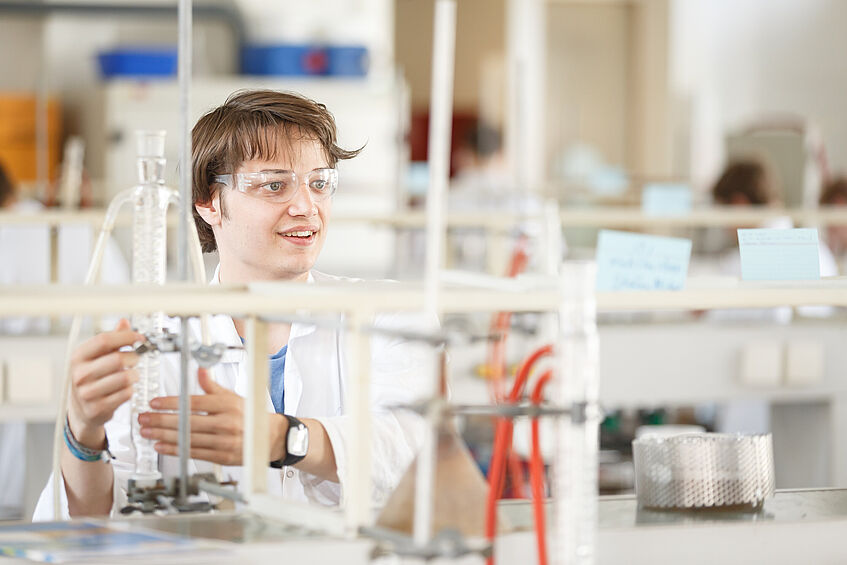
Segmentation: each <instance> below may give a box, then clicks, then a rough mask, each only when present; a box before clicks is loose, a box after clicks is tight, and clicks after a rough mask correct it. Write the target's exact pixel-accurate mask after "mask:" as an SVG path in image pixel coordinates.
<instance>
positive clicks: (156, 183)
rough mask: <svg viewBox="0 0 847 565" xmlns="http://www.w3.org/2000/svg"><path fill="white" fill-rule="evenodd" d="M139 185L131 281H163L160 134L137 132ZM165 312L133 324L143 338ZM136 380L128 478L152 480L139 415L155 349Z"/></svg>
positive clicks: (165, 194) (150, 389) (152, 393)
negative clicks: (132, 458)
mask: <svg viewBox="0 0 847 565" xmlns="http://www.w3.org/2000/svg"><path fill="white" fill-rule="evenodd" d="M137 136H138V137H137V141H138V159H137V166H138V186H136V187H135V191H134V193H133V206H134V208H133V230H132V282H133V283H134V284H141V285H162V284H164V283H165V265H166V252H167V247H166V235H167V211H168V203H169V202H170V200H171V198H172V197H173V194H172V193H173V192H174V191H173V189H171V188H168V187H166V186H165V179H164V173H165V156H164V155H165V132H164V131H140V132H137ZM164 318H165V316H164V313H162V312H153V313H150V314H136V315H134V316H133V317H132V325H133V328H135V330H136V331H138V332H140V333H143V334H145V335H148V336H151V335H152V336H155V335H156V334H160V333H162V328H163V325H164ZM136 368H137V370H138V374H139V380H138V382H137V383H136V384H135V386H134V389H133V395H132V444H133V447H134V448H135V471H134V472H133V475H132V478H133V479H135V480H136V481H139V480H155V479H158V478H160V477H161V473H159V470H158V456H157V454H156V451H155V450H154V449H153V444H154V443H155V442H154V441H152V440H148V439H146V438H143V437H141V434H140V433H139V430H140V426H139V424H138V415H139V414H141V413H143V412H148V411H150V400H152V399H153V398H154V397H156V396H158V393H159V352H158V351H151V352H148V353H145V354H144V355H142V356H141V359H140V360H139V362H138V365H137V367H136Z"/></svg>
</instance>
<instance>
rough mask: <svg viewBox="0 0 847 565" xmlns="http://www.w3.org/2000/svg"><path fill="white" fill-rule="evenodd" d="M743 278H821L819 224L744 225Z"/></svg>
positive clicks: (741, 246) (740, 238)
mask: <svg viewBox="0 0 847 565" xmlns="http://www.w3.org/2000/svg"><path fill="white" fill-rule="evenodd" d="M738 248H739V250H740V251H741V278H742V279H743V280H745V281H805V280H816V279H819V278H821V263H820V256H819V252H818V230H816V229H815V228H795V229H787V230H777V229H740V230H738Z"/></svg>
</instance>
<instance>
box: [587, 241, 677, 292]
mask: <svg viewBox="0 0 847 565" xmlns="http://www.w3.org/2000/svg"><path fill="white" fill-rule="evenodd" d="M690 258H691V240H689V239H681V238H677V237H659V236H656V235H644V234H640V233H628V232H620V231H612V230H600V235H599V237H598V239H597V290H601V291H605V290H680V289H682V288H684V287H685V279H686V277H687V276H688V260H689V259H690Z"/></svg>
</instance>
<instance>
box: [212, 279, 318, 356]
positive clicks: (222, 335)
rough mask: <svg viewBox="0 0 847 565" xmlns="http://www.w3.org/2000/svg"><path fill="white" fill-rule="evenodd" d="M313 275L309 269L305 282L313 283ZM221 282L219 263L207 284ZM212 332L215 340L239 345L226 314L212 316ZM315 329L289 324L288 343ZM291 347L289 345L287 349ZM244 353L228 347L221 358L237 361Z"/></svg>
mask: <svg viewBox="0 0 847 565" xmlns="http://www.w3.org/2000/svg"><path fill="white" fill-rule="evenodd" d="M314 282H315V276H314V275H313V274H312V271H309V276H308V278H307V279H306V284H314ZM220 284H221V264H220V263H218V265H217V266H216V267H215V273H214V275H212V279H211V280H210V281H209V285H220ZM298 315H304V316H305V315H308V312H298ZM212 326H213V328H214V329H213V332H214V333H215V334H216V341H221V342H222V343H224V344H226V345H228V346H234V347H240V346H241V345H242V344H241V337H240V336H239V335H238V331H237V330H236V329H235V323H234V322H233V321H232V318H231V317H230V316H227V315H217V316H214V317H213V322H212ZM316 330H317V326H316V325H315V324H308V323H299V322H295V323H293V324H291V333H290V334H289V337H288V341H289V344H290V343H291V341H292V340H294V339H296V338H300V337H304V336H307V335H309V334H312V333H314V332H315V331H316ZM290 348H291V347H290V346H289V349H290ZM245 356H246V353H245V352H244V351H243V350H240V349H230V350H228V351H227V352H226V353H224V356H223V358H222V359H221V361H222V362H224V363H238V362H240V361H242V360H244V359H245Z"/></svg>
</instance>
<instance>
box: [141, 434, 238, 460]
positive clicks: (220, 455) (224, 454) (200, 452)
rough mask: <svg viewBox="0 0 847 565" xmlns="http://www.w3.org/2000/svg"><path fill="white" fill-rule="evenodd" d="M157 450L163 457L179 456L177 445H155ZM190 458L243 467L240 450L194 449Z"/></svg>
mask: <svg viewBox="0 0 847 565" xmlns="http://www.w3.org/2000/svg"><path fill="white" fill-rule="evenodd" d="M192 442H193V440H192ZM192 445H193V443H192ZM155 449H156V451H157V452H158V453H161V454H162V455H173V456H177V455H178V454H179V453H178V448H177V446H176V444H173V443H161V442H160V443H157V444H156V445H155ZM190 457H191V458H192V459H200V460H202V461H209V462H211V463H217V464H219V465H233V466H234V465H241V450H240V449H233V450H225V451H218V450H215V449H209V448H200V447H198V448H195V447H192V448H191V452H190Z"/></svg>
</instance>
